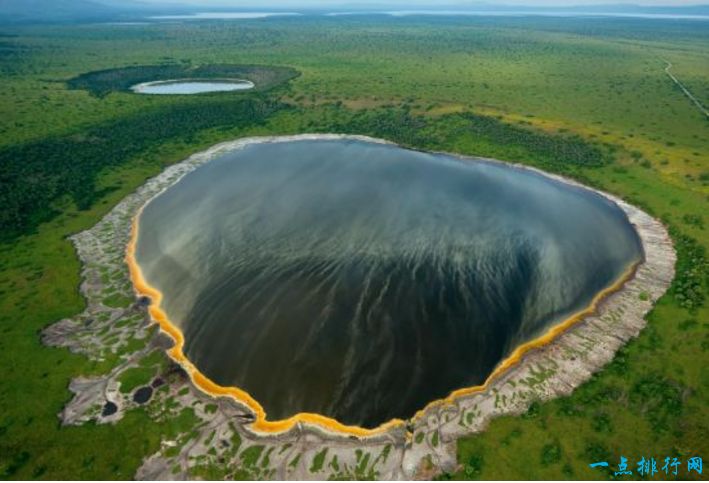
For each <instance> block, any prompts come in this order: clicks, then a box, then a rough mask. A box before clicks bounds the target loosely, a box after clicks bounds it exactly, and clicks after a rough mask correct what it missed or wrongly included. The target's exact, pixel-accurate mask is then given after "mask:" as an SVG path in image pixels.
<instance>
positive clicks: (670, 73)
mask: <svg viewBox="0 0 709 483" xmlns="http://www.w3.org/2000/svg"><path fill="white" fill-rule="evenodd" d="M662 60H663V62H665V63H666V64H667V67H665V73H666V74H667V75H668V76H669V77H670V79H672V82H674V83H675V84H677V85H678V86H679V88H680V89H682V92H684V95H685V96H687V97H689V99H690V100H691V101H692V102H693V103H694V104H695V105H696V106H697V108H698V109H699V110H700V111H701V112H702V113H703V114H704V115H705V116H706V117H707V118H709V110H707V108H706V107H704V106H703V105H702V103H701V102H700V101H699V99H697V98H696V97H694V95H693V94H692V93H691V92H689V89H687V88H686V87H684V84H682V83H681V82H680V81H679V79H677V78H676V77H675V76H674V75H673V74H672V72H670V69H671V68H672V63H671V62H668V61H666V60H665V59H662Z"/></svg>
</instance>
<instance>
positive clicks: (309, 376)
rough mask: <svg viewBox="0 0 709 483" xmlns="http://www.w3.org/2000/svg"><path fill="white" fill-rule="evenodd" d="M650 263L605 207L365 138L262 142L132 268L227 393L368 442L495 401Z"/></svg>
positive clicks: (210, 178) (150, 210)
mask: <svg viewBox="0 0 709 483" xmlns="http://www.w3.org/2000/svg"><path fill="white" fill-rule="evenodd" d="M642 258H643V252H642V245H641V242H640V239H639V237H638V235H637V233H636V231H635V229H634V228H633V226H632V225H631V224H630V222H629V221H628V218H627V216H626V214H625V213H624V212H623V211H622V210H621V209H620V208H619V207H618V206H617V205H616V204H614V203H613V202H611V201H610V200H608V199H606V198H605V197H603V196H601V195H600V194H598V193H595V192H592V191H590V190H586V189H583V188H580V187H576V186H571V185H569V184H566V183H563V182H561V181H557V180H555V179H551V178H549V177H547V176H544V175H542V174H540V173H537V172H533V171H530V170H526V169H521V168H517V167H513V166H510V165H506V164H502V163H495V162H490V161H485V160H476V159H459V158H457V157H455V156H451V155H446V154H434V153H425V152H419V151H412V150H408V149H404V148H401V147H398V146H394V145H387V144H379V143H374V142H367V141H362V140H352V139H340V140H297V141H293V140H282V141H279V142H267V143H253V144H248V145H246V146H245V147H242V148H241V149H235V150H232V151H228V152H225V153H223V154H220V155H218V156H217V157H215V159H213V160H212V161H210V162H208V163H206V164H205V165H203V166H200V167H199V168H197V169H196V170H195V171H193V172H191V173H189V174H188V175H186V176H185V177H184V178H183V179H182V180H181V181H179V182H178V183H176V184H175V185H173V186H171V187H170V188H168V189H167V190H165V191H164V192H163V193H162V194H160V195H159V196H157V197H156V198H154V199H153V200H152V201H151V202H150V203H148V204H147V205H146V206H145V208H144V209H143V211H142V214H141V215H140V223H139V226H138V236H137V240H136V249H135V259H136V262H137V263H138V265H139V266H140V268H141V270H142V273H143V276H144V278H145V280H146V281H147V283H149V284H150V285H151V286H153V287H155V288H156V289H158V290H160V291H161V292H162V294H163V299H162V302H161V307H162V309H163V310H165V312H166V313H167V315H168V317H169V318H170V320H171V321H172V322H173V324H174V325H175V326H176V327H178V328H179V329H180V330H181V331H182V332H183V334H184V336H185V347H184V353H185V355H186V356H187V358H188V359H189V360H190V361H191V362H192V363H194V365H195V366H196V367H197V368H198V369H199V370H200V371H201V372H202V373H203V374H204V375H206V376H207V377H208V378H210V379H211V380H212V381H214V382H216V383H218V384H220V385H222V386H236V387H239V388H241V389H243V390H245V391H247V392H248V393H249V394H251V395H252V396H253V397H254V398H255V399H256V400H257V401H258V402H259V403H260V404H261V405H262V406H263V407H264V409H265V411H266V414H267V417H268V419H269V420H278V419H284V418H287V417H290V416H293V415H294V414H297V413H299V412H312V413H318V414H322V415H325V416H329V417H332V418H335V419H337V420H338V421H340V422H342V423H345V424H351V425H358V426H362V427H368V428H372V427H376V426H378V425H380V424H382V423H384V422H386V421H389V420H390V419H392V418H409V417H411V416H413V415H414V414H415V412H416V411H417V410H419V409H422V408H423V407H424V406H426V404H428V403H429V402H431V401H433V400H435V399H439V398H442V397H445V396H447V395H448V394H450V392H451V391H454V390H456V389H460V388H464V387H470V386H475V385H478V384H481V383H483V382H484V381H485V380H486V379H487V377H488V376H489V375H490V374H491V372H492V371H493V370H494V369H495V367H496V366H497V365H498V364H499V363H500V362H501V361H503V360H504V359H505V358H506V357H507V356H508V355H509V354H510V353H511V352H512V351H514V349H515V348H516V347H518V346H519V345H520V344H523V343H525V342H528V341H531V340H533V339H535V338H536V337H538V336H540V335H541V334H543V333H544V332H546V331H547V330H549V328H550V327H552V326H554V325H556V324H558V323H559V322H561V321H563V320H565V319H567V318H568V317H569V316H570V315H573V314H574V313H576V312H578V311H580V310H583V309H585V308H587V307H588V306H589V304H590V303H591V301H592V300H593V299H594V297H595V296H596V295H597V294H598V293H599V292H601V291H602V290H604V289H605V288H608V287H610V286H612V285H614V284H615V283H616V282H618V280H619V279H620V278H621V277H622V276H623V275H624V274H625V273H626V272H627V270H628V269H629V268H630V267H632V266H633V265H634V264H635V263H637V262H639V261H641V260H642Z"/></svg>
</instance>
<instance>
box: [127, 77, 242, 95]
mask: <svg viewBox="0 0 709 483" xmlns="http://www.w3.org/2000/svg"><path fill="white" fill-rule="evenodd" d="M253 88H254V83H253V82H250V81H246V80H226V79H224V80H197V79H194V80H193V79H189V80H169V81H156V82H145V83H143V84H138V85H135V86H133V87H131V90H132V91H133V92H135V93H137V94H163V95H170V94H172V95H178V94H182V95H186V94H203V93H205V92H232V91H244V90H249V89H253Z"/></svg>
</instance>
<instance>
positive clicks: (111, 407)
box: [101, 401, 118, 418]
mask: <svg viewBox="0 0 709 483" xmlns="http://www.w3.org/2000/svg"><path fill="white" fill-rule="evenodd" d="M116 411H118V406H116V403H114V402H111V401H106V404H104V405H103V410H102V411H101V416H102V417H104V418H107V417H108V416H111V415H113V414H116Z"/></svg>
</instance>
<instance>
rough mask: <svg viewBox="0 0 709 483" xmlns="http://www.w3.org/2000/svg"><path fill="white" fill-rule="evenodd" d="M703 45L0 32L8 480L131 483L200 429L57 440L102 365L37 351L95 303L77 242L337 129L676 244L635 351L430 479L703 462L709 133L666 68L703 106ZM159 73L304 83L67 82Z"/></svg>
mask: <svg viewBox="0 0 709 483" xmlns="http://www.w3.org/2000/svg"><path fill="white" fill-rule="evenodd" d="M707 46H709V29H707V28H706V23H705V22H692V21H672V22H668V21H659V20H631V19H573V18H569V19H554V18H484V17H482V18H456V19H454V18H425V19H424V18H408V19H387V18H384V17H374V16H373V17H353V18H337V19H335V18H314V17H313V18H311V17H304V18H298V19H296V18H293V19H269V20H257V21H234V22H198V23H169V24H160V25H152V26H140V25H123V26H121V25H73V26H66V25H65V26H42V27H39V26H37V27H35V26H27V27H13V28H10V27H7V28H0V197H2V198H1V199H2V201H3V208H2V212H1V213H0V221H1V222H2V223H0V227H2V233H0V240H2V242H0V363H1V364H2V367H3V376H2V378H0V477H2V478H47V479H49V478H59V479H61V478H97V479H101V478H122V479H129V478H131V477H132V476H133V475H134V472H135V470H136V468H137V467H138V466H139V465H140V462H141V460H142V458H144V457H145V456H147V455H149V454H151V453H152V452H155V451H156V450H157V449H158V447H159V442H160V440H161V438H163V437H171V436H174V435H175V434H177V433H179V432H180V431H184V428H189V425H190V424H191V419H190V417H189V414H186V415H183V416H182V417H180V418H176V419H174V420H168V421H165V422H159V423H158V422H155V421H153V420H151V419H150V417H149V416H148V414H147V413H146V412H144V411H143V410H141V409H136V410H133V411H132V412H130V413H129V414H128V415H127V416H126V417H125V418H124V419H123V420H122V421H121V422H119V423H118V424H116V425H104V426H96V425H85V426H82V427H61V426H60V425H59V419H58V418H57V413H58V412H59V411H60V410H61V408H62V407H63V406H64V404H65V403H66V402H67V401H68V399H69V398H70V394H69V391H68V390H67V385H68V382H69V380H70V379H71V378H72V377H75V376H77V375H90V374H99V373H103V372H105V371H106V370H107V369H108V368H109V367H110V365H111V363H112V361H110V360H107V361H103V362H92V361H89V360H87V359H86V358H84V357H82V356H79V355H74V354H71V353H70V352H68V351H66V350H64V349H55V348H47V347H43V346H42V345H41V343H40V339H39V331H40V330H41V329H42V328H43V327H45V326H47V325H48V324H50V323H51V322H53V321H56V320H58V319H61V318H63V317H67V316H70V315H73V314H75V313H77V312H79V311H80V310H81V308H82V306H83V303H84V302H83V300H82V298H81V296H80V294H79V292H78V285H79V269H80V267H79V263H78V260H77V258H76V255H75V253H74V250H73V248H72V246H71V244H70V242H69V241H68V240H67V238H66V237H67V236H68V235H70V234H72V233H76V232H77V231H80V230H82V229H85V228H88V227H90V226H91V225H92V224H93V223H95V222H96V221H98V220H99V219H100V218H101V216H103V215H104V214H105V213H106V212H107V211H108V210H109V209H110V208H111V207H112V206H113V205H114V204H116V203H117V202H118V201H119V200H120V199H121V198H122V197H124V196H125V195H127V194H128V193H130V192H131V191H133V190H134V189H135V188H136V187H138V186H139V185H140V184H141V183H142V182H144V180H145V179H146V178H148V177H150V176H152V175H155V174H156V173H158V172H159V171H160V170H161V169H162V168H163V167H164V166H166V165H168V164H170V163H173V162H177V161H179V160H180V159H183V158H184V157H186V156H187V155H189V154H190V153H193V152H195V151H198V150H200V149H202V148H204V147H207V146H209V145H211V144H214V143H216V142H219V141H223V140H227V139H232V138H235V137H238V136H243V135H254V134H259V135H260V134H285V133H297V132H332V131H336V132H352V133H361V134H369V135H373V136H378V137H384V138H388V139H392V140H395V141H398V142H401V143H403V144H406V145H410V146H414V147H419V148H426V149H436V150H444V151H451V152H458V153H463V154H473V155H481V156H488V157H496V158H499V159H505V160H509V161H514V162H521V163H527V164H532V165H535V166H539V167H542V168H544V169H547V170H549V171H554V172H560V173H563V174H566V175H568V176H573V177H575V178H577V179H580V180H582V181H584V182H586V183H588V184H591V185H594V186H597V187H599V188H602V189H604V190H607V191H609V192H612V193H616V194H618V195H620V196H622V197H623V198H625V199H627V200H629V201H631V202H633V203H635V204H637V205H638V206H641V207H642V208H644V209H645V210H647V211H648V212H650V213H652V214H654V215H655V216H657V217H660V218H661V219H662V220H664V221H665V222H666V223H667V224H668V225H669V226H670V229H671V233H672V236H673V239H674V240H675V243H676V247H677V250H678V254H679V262H678V266H677V269H678V275H677V279H676V281H675V283H674V284H673V287H672V288H671V290H670V293H668V295H666V296H665V297H663V298H662V299H661V301H660V302H659V303H658V305H657V307H656V308H655V309H654V310H653V312H652V313H651V315H650V318H649V321H650V323H649V325H648V327H647V328H646V329H645V330H644V331H643V333H642V334H641V336H640V337H639V338H638V339H637V340H635V341H633V342H631V343H630V344H629V345H628V346H627V347H626V348H624V349H623V350H622V351H621V353H620V354H619V355H618V356H617V357H616V358H615V360H614V362H613V363H612V364H611V365H609V366H608V367H607V368H606V369H605V370H603V371H602V372H601V373H599V374H598V375H596V376H595V377H594V378H593V380H592V381H591V382H589V383H587V384H585V385H584V386H582V387H581V388H579V389H578V390H577V391H576V392H575V393H574V394H573V395H572V396H570V397H568V398H563V399H560V400H556V401H553V402H550V403H545V404H538V405H534V406H533V408H532V409H531V410H530V411H529V413H528V414H527V415H525V416H523V417H517V418H501V419H498V420H495V421H493V422H492V424H491V425H490V427H489V428H488V430H487V431H486V432H485V433H484V434H481V435H476V436H471V437H469V438H465V439H463V440H461V441H460V442H459V444H458V453H459V462H460V463H461V468H460V471H459V472H458V473H456V474H454V475H443V477H457V478H486V479H505V478H533V479H542V478H554V479H564V478H590V479H595V478H599V479H607V478H609V476H610V474H609V473H607V472H604V471H603V470H599V469H595V470H593V469H590V468H589V467H588V464H589V463H590V462H593V461H595V460H597V459H606V458H608V460H609V462H610V463H611V465H615V464H616V463H617V461H618V459H619V457H620V455H624V456H626V457H628V459H629V460H630V461H631V462H633V461H635V460H636V459H639V457H640V456H643V455H644V456H646V457H655V458H657V459H660V458H664V457H665V456H678V457H687V456H692V455H701V456H703V457H704V458H705V459H706V457H707V455H708V454H709V451H707V450H708V449H709V428H708V424H709V411H708V409H707V408H708V407H709V394H708V392H707V391H708V389H709V375H708V374H707V372H706V371H705V370H704V368H705V367H706V363H707V361H708V360H709V358H708V357H707V351H708V350H709V308H708V304H707V302H706V297H707V294H708V293H709V280H708V277H709V275H708V273H709V265H708V262H707V258H706V250H707V249H709V235H708V234H707V230H708V229H709V228H708V227H707V225H709V215H708V214H707V208H709V120H707V118H706V117H704V116H703V115H702V114H701V113H700V112H699V110H698V109H696V107H695V106H694V105H693V104H692V103H691V102H690V101H689V100H688V99H687V98H686V97H684V96H683V94H682V92H681V91H680V90H679V89H678V88H676V87H675V86H674V84H673V83H672V82H671V80H670V79H669V78H668V77H667V75H666V74H665V72H664V69H665V66H666V61H668V62H671V63H672V64H673V69H672V72H673V73H674V74H675V75H676V76H677V77H678V78H679V79H680V80H681V81H682V82H683V83H684V84H685V85H686V86H687V87H688V88H689V89H690V90H692V92H693V93H694V95H695V96H697V97H698V98H699V99H700V100H702V102H703V103H704V105H707V104H709V47H707ZM161 64H162V65H165V66H167V67H166V69H168V70H169V69H173V68H175V67H174V66H176V65H177V66H185V65H190V66H209V65H224V64H231V65H251V66H253V65H268V66H278V67H288V68H292V69H295V70H296V71H297V72H299V73H300V75H299V76H298V77H295V78H292V79H291V80H289V81H287V82H286V83H284V84H280V85H278V86H276V87H274V89H272V90H269V91H268V92H256V93H238V94H216V95H200V96H191V97H189V98H185V97H180V96H177V97H170V96H154V97H153V96H140V95H134V94H130V93H127V92H123V90H124V89H125V85H123V84H121V86H120V88H117V89H115V92H110V93H108V92H107V91H106V90H103V91H101V94H105V95H101V96H97V95H96V92H94V93H92V92H90V91H88V90H83V89H71V88H70V87H69V86H68V85H67V82H68V81H69V80H70V79H74V78H76V77H77V76H80V75H81V74H85V73H88V72H95V71H102V70H106V69H114V68H125V67H136V66H146V65H161ZM289 78H290V77H289ZM284 80H285V79H284ZM75 87H77V86H75ZM79 87H80V86H79ZM111 90H114V89H111ZM13 203H14V204H13ZM656 476H657V477H658V478H661V477H663V476H664V473H660V474H658V475H656ZM679 476H680V477H687V476H688V475H687V474H686V473H682V472H680V475H679Z"/></svg>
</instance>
